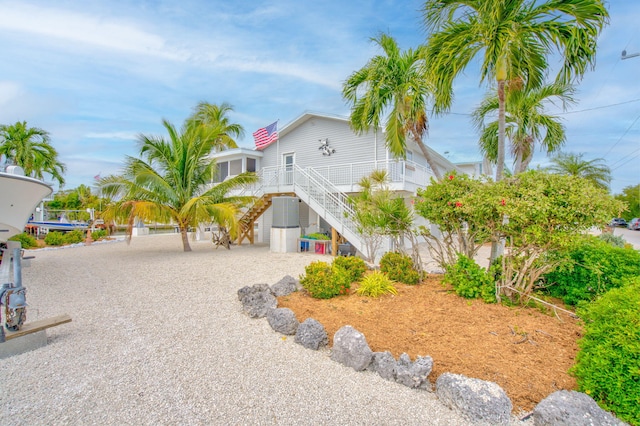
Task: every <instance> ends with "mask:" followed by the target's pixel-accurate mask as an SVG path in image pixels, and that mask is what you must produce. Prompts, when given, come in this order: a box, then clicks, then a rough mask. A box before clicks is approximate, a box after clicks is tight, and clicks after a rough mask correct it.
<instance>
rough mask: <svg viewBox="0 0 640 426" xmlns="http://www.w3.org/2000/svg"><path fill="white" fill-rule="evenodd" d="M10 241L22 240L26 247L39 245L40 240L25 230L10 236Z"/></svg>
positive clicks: (22, 244) (21, 243) (23, 246)
mask: <svg viewBox="0 0 640 426" xmlns="http://www.w3.org/2000/svg"><path fill="white" fill-rule="evenodd" d="M9 241H20V245H21V246H22V248H25V249H29V248H33V247H38V242H37V241H36V239H35V238H34V237H33V235H29V234H27V233H25V232H23V233H22V234H18V235H14V236H13V237H11V238H9Z"/></svg>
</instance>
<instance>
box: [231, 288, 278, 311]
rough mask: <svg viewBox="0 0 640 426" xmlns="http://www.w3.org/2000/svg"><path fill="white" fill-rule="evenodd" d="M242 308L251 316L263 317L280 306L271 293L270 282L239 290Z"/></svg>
mask: <svg viewBox="0 0 640 426" xmlns="http://www.w3.org/2000/svg"><path fill="white" fill-rule="evenodd" d="M238 297H239V298H240V302H242V309H243V310H244V312H245V313H246V314H247V315H249V316H250V317H251V318H263V317H266V316H267V313H268V312H269V310H271V309H275V308H277V307H278V300H277V299H276V298H275V297H274V295H273V294H272V293H271V289H270V288H269V285H268V284H255V285H254V286H253V287H250V288H249V289H247V288H246V287H244V288H241V289H240V290H238Z"/></svg>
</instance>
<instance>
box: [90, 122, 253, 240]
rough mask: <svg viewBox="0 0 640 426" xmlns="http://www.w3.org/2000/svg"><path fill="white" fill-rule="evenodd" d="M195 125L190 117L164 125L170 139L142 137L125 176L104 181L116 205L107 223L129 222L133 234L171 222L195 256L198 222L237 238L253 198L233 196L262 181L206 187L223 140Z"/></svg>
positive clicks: (238, 179)
mask: <svg viewBox="0 0 640 426" xmlns="http://www.w3.org/2000/svg"><path fill="white" fill-rule="evenodd" d="M194 122H195V121H194V119H193V118H189V119H187V120H186V122H185V125H184V126H183V128H182V129H181V130H177V129H176V128H175V127H174V126H173V125H172V124H171V123H169V122H168V121H166V120H163V126H164V128H165V130H166V131H167V133H168V139H165V138H163V137H153V136H145V135H140V137H139V144H140V157H142V158H135V157H130V156H128V157H127V158H126V160H125V166H124V169H123V172H122V174H121V175H113V176H107V177H105V178H103V179H101V180H100V183H99V186H100V189H101V191H102V194H105V195H106V196H108V197H112V198H113V199H114V200H116V201H114V202H113V203H112V204H111V205H109V206H108V207H107V209H106V210H105V212H104V215H103V217H104V219H105V220H111V219H114V218H121V219H126V221H127V223H128V234H129V235H131V232H132V229H133V225H134V222H135V221H136V220H153V221H158V222H165V223H168V222H169V221H170V220H171V221H173V222H174V223H175V224H176V225H177V226H178V229H179V231H180V233H181V236H182V244H183V248H184V251H191V247H190V245H189V239H188V236H187V231H188V229H189V228H190V227H196V226H197V225H198V224H199V223H209V222H215V223H217V224H218V225H219V226H223V227H225V228H226V229H227V230H228V231H229V233H230V235H231V237H235V235H236V232H237V228H238V218H237V213H238V210H239V208H240V207H241V206H243V205H246V204H247V203H249V202H250V201H252V200H253V197H246V196H229V195H228V194H229V192H230V191H231V190H232V189H234V188H237V187H239V186H241V185H245V184H249V183H253V182H255V181H256V180H257V177H256V176H255V174H253V173H243V174H240V175H238V176H234V177H232V178H230V179H227V180H225V181H224V182H222V183H220V184H217V185H215V186H209V185H207V184H208V182H209V181H210V178H211V176H212V175H213V173H214V170H215V167H216V162H215V160H214V159H212V158H211V157H210V155H209V154H210V152H211V151H212V150H213V149H217V148H218V147H219V143H220V141H222V140H224V138H220V137H216V133H215V132H211V131H205V130H204V129H203V127H202V126H195V125H194Z"/></svg>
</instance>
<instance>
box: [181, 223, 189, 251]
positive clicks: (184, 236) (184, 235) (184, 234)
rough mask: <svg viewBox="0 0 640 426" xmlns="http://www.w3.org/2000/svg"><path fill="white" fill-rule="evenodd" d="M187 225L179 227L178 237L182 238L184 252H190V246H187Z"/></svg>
mask: <svg viewBox="0 0 640 426" xmlns="http://www.w3.org/2000/svg"><path fill="white" fill-rule="evenodd" d="M187 229H188V227H187V225H184V226H183V225H180V235H181V236H182V247H183V249H184V251H191V246H190V245H189V236H188V235H187Z"/></svg>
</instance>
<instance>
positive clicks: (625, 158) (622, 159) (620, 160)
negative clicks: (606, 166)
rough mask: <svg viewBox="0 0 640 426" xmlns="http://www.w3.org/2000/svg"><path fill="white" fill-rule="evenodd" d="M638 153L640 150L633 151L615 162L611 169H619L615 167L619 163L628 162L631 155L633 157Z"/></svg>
mask: <svg viewBox="0 0 640 426" xmlns="http://www.w3.org/2000/svg"><path fill="white" fill-rule="evenodd" d="M638 151H640V148H638V149H636V150H635V151H631V152H630V153H629V154H627V156H625V157H622V158H620V159H619V160H618V161H615V162H614V163H613V164H612V165H611V166H610V167H611V168H616V169H617V167H615V166H616V165H617V164H618V163H620V162H622V161H625V160H627V159H628V158H629V155H631V154H635V153H636V152H638ZM625 164H626V162H625Z"/></svg>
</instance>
